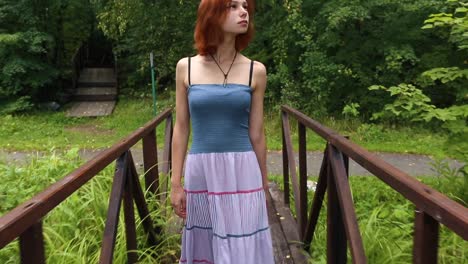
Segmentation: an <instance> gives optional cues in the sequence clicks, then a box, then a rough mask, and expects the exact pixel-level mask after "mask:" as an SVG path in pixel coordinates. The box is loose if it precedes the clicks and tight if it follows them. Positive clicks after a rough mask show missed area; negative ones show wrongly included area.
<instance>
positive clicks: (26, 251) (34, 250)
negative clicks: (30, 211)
mask: <svg viewBox="0 0 468 264" xmlns="http://www.w3.org/2000/svg"><path fill="white" fill-rule="evenodd" d="M19 245H20V252H21V263H22V264H44V263H45V257H44V237H43V233H42V221H39V222H37V223H35V224H33V225H32V226H30V227H29V228H28V229H26V231H24V232H23V234H21V236H20V238H19Z"/></svg>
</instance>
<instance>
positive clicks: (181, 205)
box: [171, 185, 187, 219]
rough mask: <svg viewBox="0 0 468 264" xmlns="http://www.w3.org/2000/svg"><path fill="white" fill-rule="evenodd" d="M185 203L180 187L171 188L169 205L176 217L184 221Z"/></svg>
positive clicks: (185, 214) (185, 215)
mask: <svg viewBox="0 0 468 264" xmlns="http://www.w3.org/2000/svg"><path fill="white" fill-rule="evenodd" d="M185 201H186V198H185V192H184V189H183V188H182V186H180V185H175V186H174V185H173V186H172V188H171V205H172V208H173V209H174V212H175V213H176V215H178V216H179V217H181V218H184V219H185V218H186V217H187V211H186V206H185V205H186V202H185Z"/></svg>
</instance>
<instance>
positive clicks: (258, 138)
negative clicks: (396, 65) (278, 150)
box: [249, 62, 268, 190]
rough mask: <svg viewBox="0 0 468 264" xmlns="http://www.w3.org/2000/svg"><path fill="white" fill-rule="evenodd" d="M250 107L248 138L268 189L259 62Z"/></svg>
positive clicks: (263, 83)
mask: <svg viewBox="0 0 468 264" xmlns="http://www.w3.org/2000/svg"><path fill="white" fill-rule="evenodd" d="M253 88H254V90H253V92H252V105H251V110H250V120H249V136H250V141H251V142H252V146H253V149H254V152H255V155H256V156H257V160H258V164H259V166H260V171H261V173H262V182H263V188H264V189H265V190H266V189H268V175H267V168H266V140H265V131H264V128H263V98H264V96H265V89H266V68H265V66H264V65H263V64H261V63H259V62H255V63H254V70H253Z"/></svg>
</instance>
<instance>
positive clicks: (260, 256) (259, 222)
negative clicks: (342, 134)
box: [171, 0, 274, 264]
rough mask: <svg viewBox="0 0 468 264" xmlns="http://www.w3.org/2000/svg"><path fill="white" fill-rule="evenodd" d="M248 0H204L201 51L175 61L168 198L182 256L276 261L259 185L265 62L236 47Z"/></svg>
mask: <svg viewBox="0 0 468 264" xmlns="http://www.w3.org/2000/svg"><path fill="white" fill-rule="evenodd" d="M253 4H254V2H253V0H247V1H246V0H232V1H228V0H202V1H201V2H200V5H199V8H198V17H197V23H196V26H195V47H196V49H197V50H198V55H197V56H194V57H189V58H184V59H181V60H180V61H179V62H178V63H177V68H176V123H175V127H174V135H173V143H172V150H173V157H172V176H171V186H172V189H171V204H172V206H173V208H174V211H175V213H176V214H177V215H178V216H180V217H182V218H184V219H185V225H184V230H183V234H182V256H181V258H180V263H216V264H225V263H245V264H250V263H252V264H253V263H264V264H269V263H274V260H273V250H272V242H271V234H270V229H269V225H268V214H267V209H266V199H265V192H264V191H265V190H267V189H268V187H267V186H268V183H267V172H266V146H265V135H264V132H263V97H264V93H265V87H266V69H265V66H263V64H261V63H260V62H256V61H255V62H254V61H251V60H250V59H248V58H247V57H245V56H244V55H242V54H240V51H241V50H243V49H244V48H246V46H247V44H248V43H249V41H250V40H251V38H252V36H253V24H252V22H251V18H252V15H253V10H254V6H253ZM190 122H191V124H192V129H193V135H192V146H191V149H190V152H189V154H188V155H187V159H186V161H185V171H184V184H183V185H182V183H181V178H182V173H183V172H182V171H183V166H184V158H185V154H186V151H187V143H188V138H189V130H190Z"/></svg>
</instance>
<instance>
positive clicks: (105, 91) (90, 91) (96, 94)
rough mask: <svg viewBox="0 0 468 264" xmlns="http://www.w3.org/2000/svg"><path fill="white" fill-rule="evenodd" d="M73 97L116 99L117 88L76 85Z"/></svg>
mask: <svg viewBox="0 0 468 264" xmlns="http://www.w3.org/2000/svg"><path fill="white" fill-rule="evenodd" d="M73 99H74V100H76V101H112V100H116V99H117V88H116V87H78V88H77V89H76V92H75V94H74V96H73Z"/></svg>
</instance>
